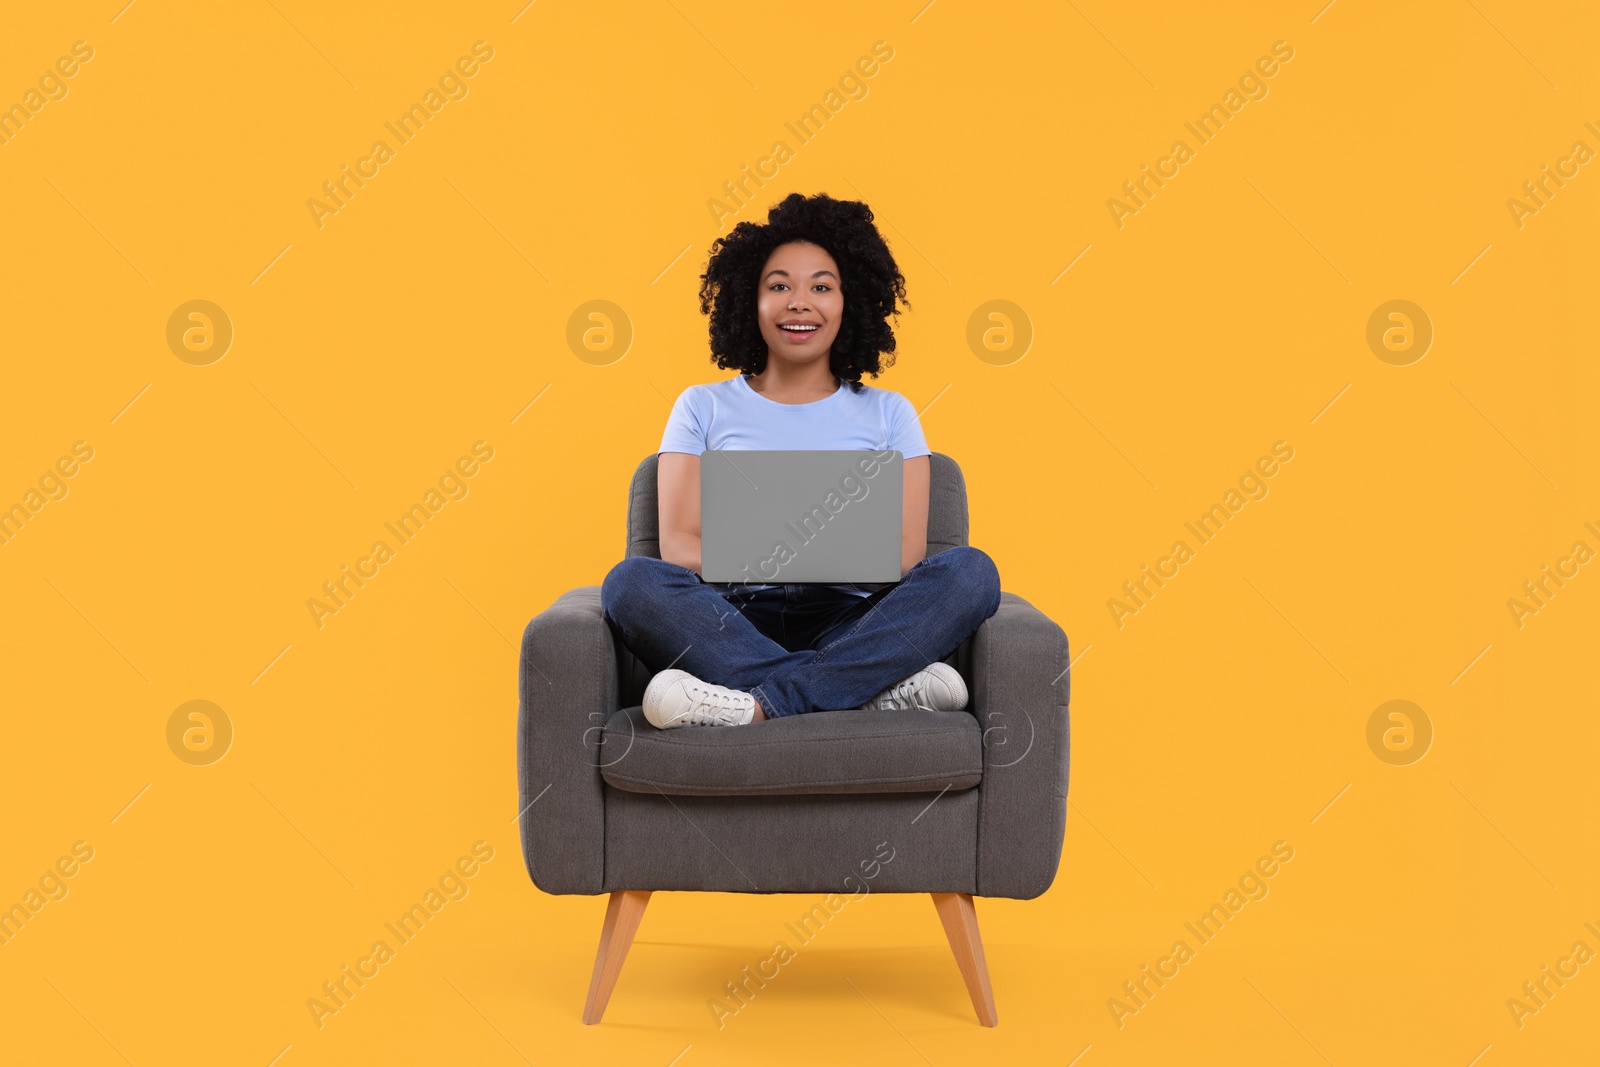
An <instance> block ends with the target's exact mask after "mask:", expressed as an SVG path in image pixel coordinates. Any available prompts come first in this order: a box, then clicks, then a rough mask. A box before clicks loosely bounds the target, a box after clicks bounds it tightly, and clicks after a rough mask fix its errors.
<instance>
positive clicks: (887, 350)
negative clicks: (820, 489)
mask: <svg viewBox="0 0 1600 1067" xmlns="http://www.w3.org/2000/svg"><path fill="white" fill-rule="evenodd" d="M872 218H873V216H872V210H871V209H870V208H868V207H867V205H866V204H863V203H861V202H859V201H849V200H843V201H841V200H834V199H833V198H832V197H829V196H828V195H827V194H826V193H821V194H818V195H816V196H813V197H810V198H807V197H804V196H801V195H800V194H799V193H793V194H791V195H790V196H789V197H788V198H786V199H785V200H784V201H783V202H782V203H780V204H778V205H777V206H776V207H774V208H772V210H771V211H770V212H769V213H768V216H767V222H766V223H765V224H764V225H762V224H757V223H753V222H741V223H739V224H738V225H737V226H735V227H734V228H733V230H732V232H731V233H729V234H728V235H727V236H726V237H722V238H719V239H718V240H717V241H715V242H714V243H713V244H712V253H711V259H710V262H709V264H708V265H707V267H706V272H705V274H703V275H701V285H700V310H701V311H702V312H708V313H709V314H710V316H711V355H712V358H713V360H715V362H716V364H717V366H719V367H722V368H725V369H732V370H737V371H739V372H740V373H739V375H738V376H737V377H734V378H730V379H728V380H726V381H721V382H716V383H712V384H709V385H694V386H690V387H689V388H688V389H686V390H684V392H683V393H682V394H681V395H680V396H679V397H678V400H677V402H676V403H675V404H674V405H673V407H672V414H671V415H670V416H669V418H668V420H667V428H666V432H665V434H664V435H663V436H662V439H661V449H660V458H659V460H658V466H657V495H658V499H659V510H660V517H661V529H660V539H661V558H660V559H655V558H653V557H648V556H632V557H629V558H628V559H625V560H623V561H622V562H621V563H619V564H617V565H616V566H615V567H613V568H612V569H611V571H610V573H609V574H607V575H606V578H605V582H604V584H603V585H602V586H601V590H600V603H601V608H602V610H603V612H604V614H605V616H606V618H607V619H609V620H610V622H611V624H612V625H613V626H614V627H615V628H616V629H617V630H618V632H619V633H620V634H621V635H622V637H623V639H624V640H625V642H626V643H627V645H628V647H629V648H631V649H632V650H633V652H634V654H635V655H636V656H638V657H639V659H640V661H641V662H643V663H644V664H645V666H647V667H649V668H650V669H651V670H652V671H654V672H656V673H655V676H654V678H652V679H651V682H650V685H649V686H648V687H647V688H646V690H645V694H644V714H645V717H646V718H647V719H648V720H649V721H650V722H651V723H652V724H654V725H655V726H657V727H659V728H662V729H667V728H671V727H678V726H742V725H748V724H750V723H757V722H761V721H763V720H766V719H775V718H781V717H783V716H788V715H799V714H803V713H807V712H812V711H821V710H831V709H857V710H864V711H870V710H874V709H888V708H925V709H928V710H934V711H959V710H960V709H961V708H963V707H965V706H966V703H967V688H966V685H965V683H963V681H962V679H961V676H960V674H958V673H957V672H956V670H955V669H954V668H953V667H951V666H949V665H948V664H946V663H943V662H941V661H942V660H943V659H944V658H945V657H947V656H949V655H950V654H951V653H952V652H954V651H955V649H956V648H957V647H958V646H959V645H960V644H961V642H962V641H964V640H966V639H967V637H969V636H970V635H971V634H972V633H973V632H974V631H975V630H977V628H978V626H979V625H980V624H981V623H982V622H983V620H985V619H987V618H988V617H989V616H991V615H993V614H994V613H995V611H996V610H997V609H998V608H999V606H1000V575H999V572H998V571H997V570H996V568H995V565H994V562H993V561H992V560H991V559H990V558H989V557H988V555H987V554H985V553H984V552H983V551H982V550H980V549H977V548H971V547H956V548H951V549H947V550H945V551H943V552H939V553H937V554H936V555H933V556H928V555H926V553H927V547H928V546H927V532H928V456H929V449H928V445H927V442H926V441H925V440H924V438H923V434H922V427H921V424H920V422H919V421H918V418H917V413H916V410H915V409H914V408H913V407H912V406H911V403H910V402H909V401H908V400H906V398H905V397H903V396H901V395H900V394H899V393H896V392H892V391H890V390H887V389H877V388H873V387H872V386H868V385H864V384H862V382H861V376H862V375H863V374H869V375H872V376H874V377H876V376H877V375H878V374H879V373H880V371H881V370H882V369H883V368H884V367H885V366H888V365H892V363H893V353H894V350H895V338H894V332H893V331H892V330H891V329H890V327H889V322H888V319H889V316H891V315H898V314H899V313H900V312H899V308H898V306H897V304H896V301H897V300H899V301H901V302H906V303H909V302H908V301H906V298H905V278H904V277H903V276H902V275H901V274H900V269H899V267H898V266H896V264H895V261H894V257H893V256H892V255H890V253H889V246H888V245H887V244H886V243H885V242H884V240H883V236H882V235H881V234H880V233H879V232H878V230H877V227H876V226H874V225H873V221H872ZM885 355H888V356H889V357H890V358H889V359H888V360H887V361H884V360H883V359H882V357H883V356H885ZM707 449H851V450H855V449H862V450H866V449H877V450H883V449H898V450H899V451H900V453H901V454H902V456H903V457H904V464H903V469H904V492H905V500H904V504H903V530H904V533H903V539H902V545H901V561H900V571H901V575H902V577H901V579H900V581H898V582H884V583H880V584H877V585H854V584H850V585H824V584H818V583H799V584H769V585H750V584H747V583H743V582H739V583H720V582H706V581H705V580H703V579H702V578H701V577H700V453H701V452H703V451H705V450H707Z"/></svg>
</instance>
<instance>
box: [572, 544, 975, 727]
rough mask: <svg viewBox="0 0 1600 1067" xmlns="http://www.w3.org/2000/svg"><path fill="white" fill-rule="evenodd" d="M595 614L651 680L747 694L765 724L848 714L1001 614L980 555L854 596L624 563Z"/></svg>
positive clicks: (958, 551)
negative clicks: (669, 677)
mask: <svg viewBox="0 0 1600 1067" xmlns="http://www.w3.org/2000/svg"><path fill="white" fill-rule="evenodd" d="M600 607H601V612H602V614H604V616H605V617H606V619H607V620H608V621H609V622H610V623H611V625H612V626H613V627H615V628H616V630H617V631H618V633H620V634H621V635H622V639H623V642H624V643H625V644H626V645H627V646H628V648H630V649H632V651H633V654H634V655H635V656H637V657H638V658H639V660H640V662H642V663H643V664H644V665H645V666H646V667H648V668H649V669H650V670H651V671H652V672H659V671H663V670H666V669H667V668H668V667H676V668H678V669H679V670H684V671H688V672H689V673H690V674H692V675H694V676H695V677H696V678H699V679H701V680H703V681H707V682H711V683H713V684H715V685H724V686H727V687H728V688H729V689H735V690H738V691H739V692H743V693H751V694H753V695H754V696H755V698H756V700H757V701H759V702H760V704H761V709H762V711H763V712H765V713H766V715H767V716H768V717H769V718H780V717H782V716H785V715H798V714H800V713H802V712H808V711H821V710H835V709H841V708H858V707H860V706H861V705H862V704H865V703H866V702H867V701H868V700H871V699H872V698H873V697H875V696H877V695H878V694H879V693H880V692H882V691H883V690H885V689H887V688H889V686H891V685H893V684H895V683H896V682H898V681H901V680H902V679H904V678H907V677H909V676H910V675H912V674H915V673H916V672H917V671H919V670H921V669H922V668H924V667H926V666H928V664H930V663H937V662H939V661H940V660H943V659H945V658H946V657H948V656H949V655H950V654H951V653H953V652H954V651H955V650H956V649H957V648H958V647H960V645H961V642H963V641H965V640H966V639H967V638H968V637H970V636H971V635H972V634H973V633H974V632H975V631H976V630H977V629H978V627H979V625H981V624H982V623H983V620H985V619H987V618H988V617H989V616H991V615H993V614H994V613H995V611H996V610H998V609H999V607H1000V572H999V570H998V569H996V567H995V565H994V561H993V560H991V559H990V558H989V556H988V554H987V553H985V552H984V551H983V550H982V549H977V548H972V547H970V546H957V547H955V548H947V549H945V550H944V551H942V552H940V553H938V554H937V555H933V556H926V557H924V558H923V559H921V560H918V561H917V564H916V566H914V567H912V568H911V569H910V570H909V571H907V572H906V573H905V574H904V575H903V576H902V577H901V579H900V581H899V582H897V583H895V584H893V585H890V586H887V587H886V588H883V589H878V590H876V591H874V592H873V594H872V595H871V596H866V597H859V596H852V595H850V594H849V593H844V592H839V591H837V590H831V589H825V588H823V587H821V586H819V585H815V584H796V585H780V586H778V587H776V588H773V589H750V588H749V587H748V586H746V585H745V584H743V583H721V582H707V581H705V580H704V579H702V578H701V577H700V575H699V574H697V573H696V572H694V571H692V570H690V569H689V568H688V567H683V566H679V565H678V564H676V563H668V562H666V561H665V560H660V559H656V558H654V557H653V556H630V557H629V558H627V559H625V560H623V561H622V562H621V563H618V564H617V565H616V566H615V567H613V568H611V571H610V573H608V574H607V575H606V577H605V581H604V583H603V584H602V585H601V587H600Z"/></svg>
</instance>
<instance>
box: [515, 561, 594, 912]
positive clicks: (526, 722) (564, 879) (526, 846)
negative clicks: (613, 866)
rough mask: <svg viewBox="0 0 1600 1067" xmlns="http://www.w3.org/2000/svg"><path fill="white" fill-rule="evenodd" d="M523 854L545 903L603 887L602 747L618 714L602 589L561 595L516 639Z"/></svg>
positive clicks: (590, 587)
mask: <svg viewBox="0 0 1600 1067" xmlns="http://www.w3.org/2000/svg"><path fill="white" fill-rule="evenodd" d="M517 691H518V698H519V707H518V714H517V784H518V794H519V795H518V800H517V810H518V811H519V812H520V813H521V822H522V854H523V859H524V860H525V861H526V863H527V865H528V874H529V875H530V876H531V877H532V878H533V882H534V884H535V885H537V886H538V887H539V888H540V889H542V890H544V891H545V892H546V893H589V894H593V893H599V892H601V885H602V884H603V882H604V880H605V797H604V788H603V783H602V779H601V777H600V766H601V765H602V764H603V763H604V759H603V758H602V755H601V752H600V747H599V746H600V739H601V737H602V729H601V727H602V726H604V724H605V720H606V717H607V716H609V715H610V714H611V713H612V712H614V711H616V710H617V707H618V705H617V652H616V640H615V638H614V637H613V635H612V632H611V626H610V624H608V623H607V622H606V620H605V617H604V616H603V615H601V614H600V587H599V586H598V585H590V586H583V587H580V588H577V589H573V590H570V591H568V592H566V593H563V594H562V595H561V596H560V597H558V598H557V599H556V602H555V603H554V604H552V605H550V607H548V608H546V609H545V610H544V611H542V612H540V613H539V614H538V615H536V616H535V617H534V618H533V620H532V621H531V622H529V623H528V626H527V629H526V630H524V631H523V634H522V662H521V668H520V670H519V674H518V684H517Z"/></svg>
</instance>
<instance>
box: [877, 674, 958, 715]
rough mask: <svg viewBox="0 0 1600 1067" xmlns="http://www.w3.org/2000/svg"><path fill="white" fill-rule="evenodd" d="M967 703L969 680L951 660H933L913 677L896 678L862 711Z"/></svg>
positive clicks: (937, 707)
mask: <svg viewBox="0 0 1600 1067" xmlns="http://www.w3.org/2000/svg"><path fill="white" fill-rule="evenodd" d="M966 706H967V683H966V682H964V681H962V679H961V672H960V671H957V670H956V669H955V668H954V667H952V666H950V664H948V663H930V664H928V665H927V666H926V667H924V668H922V669H921V670H920V671H918V672H917V673H916V674H913V675H912V676H911V677H909V678H907V679H905V680H903V681H899V682H896V683H895V684H894V685H891V686H890V687H889V688H887V689H885V690H884V691H883V692H881V693H879V694H878V695H877V696H875V697H873V698H872V699H871V700H869V701H867V702H866V703H865V704H863V705H861V708H860V710H862V711H891V710H894V709H896V708H921V709H922V710H923V711H960V710H961V709H962V708H964V707H966Z"/></svg>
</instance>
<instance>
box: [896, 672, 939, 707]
mask: <svg viewBox="0 0 1600 1067" xmlns="http://www.w3.org/2000/svg"><path fill="white" fill-rule="evenodd" d="M918 689H919V687H918V684H917V676H916V675H912V676H911V677H910V678H904V679H901V680H900V681H898V682H896V683H894V685H891V686H890V687H889V688H888V690H886V696H887V699H888V700H889V701H890V703H891V704H892V705H893V706H894V707H904V706H905V705H907V704H909V705H910V706H911V707H912V708H916V709H919V710H921V711H932V710H933V708H931V707H929V706H928V705H927V704H924V703H923V702H922V701H921V699H920V697H921V693H920V692H919V691H918Z"/></svg>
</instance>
